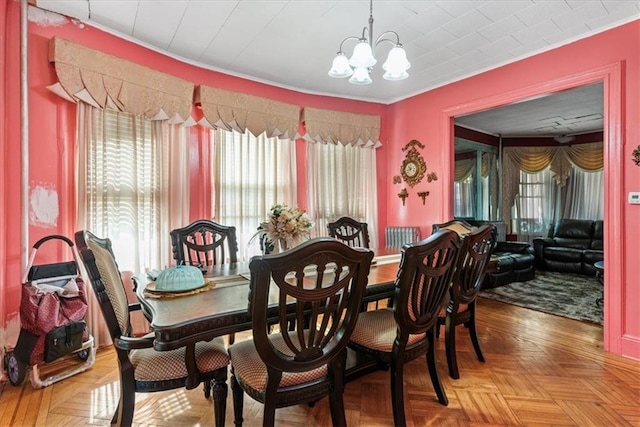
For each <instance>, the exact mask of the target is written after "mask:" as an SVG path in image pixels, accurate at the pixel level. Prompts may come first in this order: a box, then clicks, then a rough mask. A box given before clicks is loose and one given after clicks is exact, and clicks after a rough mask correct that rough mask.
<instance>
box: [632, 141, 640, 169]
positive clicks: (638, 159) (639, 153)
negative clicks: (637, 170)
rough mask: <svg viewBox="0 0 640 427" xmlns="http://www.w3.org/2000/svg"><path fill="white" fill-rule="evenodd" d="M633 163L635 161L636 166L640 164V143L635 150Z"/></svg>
mask: <svg viewBox="0 0 640 427" xmlns="http://www.w3.org/2000/svg"><path fill="white" fill-rule="evenodd" d="M633 163H635V164H636V166H640V145H638V148H636V149H635V150H633Z"/></svg>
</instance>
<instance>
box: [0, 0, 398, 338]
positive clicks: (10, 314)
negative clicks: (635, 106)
mask: <svg viewBox="0 0 640 427" xmlns="http://www.w3.org/2000/svg"><path fill="white" fill-rule="evenodd" d="M1 1H3V3H1V5H2V6H1V7H2V9H1V10H2V12H1V13H2V15H0V18H3V21H2V22H6V23H7V25H6V26H4V25H3V27H2V28H3V29H4V30H3V33H2V35H3V36H6V37H3V43H2V47H3V48H6V49H7V51H6V54H3V55H2V56H1V58H2V61H3V65H6V67H3V70H2V72H3V73H6V75H4V76H3V82H7V84H6V88H7V92H6V93H5V94H3V96H2V104H0V109H1V110H0V112H2V120H3V122H2V124H3V125H4V126H3V127H2V129H3V130H4V132H5V133H6V141H7V143H6V144H3V147H11V148H10V149H5V151H3V152H2V156H3V157H2V160H3V165H4V168H3V178H4V179H3V182H4V183H5V187H4V190H5V191H4V193H3V197H2V203H5V204H6V209H4V210H3V213H5V215H3V216H2V220H0V221H1V222H0V226H1V227H2V228H1V229H2V234H3V237H4V238H3V239H1V240H2V242H3V243H2V244H3V246H0V253H1V254H2V255H3V257H2V259H3V262H2V277H1V278H0V279H1V280H0V301H2V302H1V303H0V307H1V309H0V310H2V311H0V314H2V316H1V317H0V339H1V341H2V342H0V347H2V346H5V345H9V346H12V345H14V343H15V340H16V338H17V333H18V332H19V313H18V309H19V302H20V301H19V300H20V298H19V295H20V285H21V274H22V267H21V245H20V241H21V230H20V224H21V222H22V220H21V218H22V212H21V209H20V203H19V200H20V195H21V194H20V188H21V186H20V115H19V112H20V110H19V105H20V92H19V88H20V84H19V73H20V68H19V42H20V31H19V22H20V7H19V2H17V1H10V2H8V3H5V2H4V1H5V0H1ZM5 15H6V18H5ZM28 28H29V35H28V38H29V40H28V43H29V49H28V52H29V54H28V58H29V74H28V76H29V83H28V85H29V121H30V126H29V134H30V135H29V139H30V154H29V190H30V193H31V192H33V191H34V190H37V191H40V194H42V193H43V192H44V193H45V194H50V195H52V196H57V197H58V204H57V208H58V209H59V215H58V217H57V219H56V221H55V222H53V223H43V222H42V221H37V220H33V219H32V220H31V221H30V227H29V239H28V240H29V247H28V248H27V249H28V250H29V251H31V246H32V245H33V244H34V243H35V242H36V241H37V240H38V239H39V238H41V237H43V236H46V235H49V234H55V233H59V234H63V235H66V236H70V237H71V236H73V233H74V232H75V223H76V221H75V212H74V211H73V206H74V205H75V203H74V197H75V196H74V193H73V191H74V190H73V189H74V182H73V152H74V149H73V144H74V138H75V137H74V135H75V115H76V109H75V104H72V103H69V102H67V101H65V100H63V99H62V98H59V97H58V96H56V95H54V94H53V93H51V92H50V91H49V90H47V89H46V87H47V86H48V85H50V84H52V83H54V82H55V81H56V76H55V71H54V68H53V66H52V64H50V63H49V61H48V48H49V40H50V39H51V38H52V37H53V36H60V37H62V38H65V39H67V40H71V41H74V42H77V43H81V44H83V45H85V46H88V47H91V48H95V49H97V50H100V51H103V52H105V53H108V54H112V55H114V56H118V57H121V58H124V59H127V60H130V61H134V62H137V63H139V64H141V65H144V66H147V67H150V68H155V69H158V70H160V71H163V72H166V73H170V74H173V75H175V76H178V77H181V78H184V79H187V80H190V81H192V82H194V83H195V84H205V85H210V86H216V87H221V88H224V89H228V90H234V91H245V92H249V93H252V94H254V95H258V96H263V97H266V98H271V99H275V100H279V101H283V102H288V103H292V104H295V105H299V106H301V107H302V106H308V107H316V108H327V109H334V110H343V111H349V112H356V113H364V114H375V115H379V116H381V135H380V139H381V140H382V141H385V140H386V109H387V106H385V105H383V104H376V103H369V102H361V101H353V100H345V99H340V98H332V97H324V96H318V95H309V94H305V93H301V92H296V91H292V90H286V89H281V88H277V87H274V86H269V85H265V84H262V83H257V82H253V81H248V80H245V79H241V78H237V77H233V76H229V75H225V74H221V73H218V72H213V71H209V70H204V69H201V68H197V67H194V66H192V65H187V64H184V63H181V62H179V61H176V60H174V59H171V58H169V57H166V56H164V55H161V54H159V53H157V52H154V51H150V50H148V49H146V48H143V47H140V46H138V45H135V44H133V43H130V42H128V41H125V40H123V39H119V38H116V37H114V36H111V35H109V34H107V33H104V32H102V31H100V30H97V29H95V28H92V27H88V26H83V27H82V28H81V27H80V26H78V25H76V24H74V23H71V22H69V21H66V22H63V23H55V24H54V25H51V24H46V23H43V22H38V23H35V22H30V23H29V27H28ZM4 88H5V86H4V85H3V89H4ZM7 105H11V106H13V107H12V108H11V109H10V110H9V109H8V108H6V107H5V106H7ZM206 138H207V135H206V132H202V129H199V128H198V127H194V128H192V130H191V166H192V167H191V173H192V176H191V183H192V187H191V192H192V197H191V200H192V204H191V206H190V209H191V212H190V214H191V217H192V219H195V218H201V217H203V216H210V215H209V214H210V212H209V211H210V208H209V206H210V204H209V202H210V200H209V199H210V194H211V191H210V188H207V186H206V185H203V182H205V181H206V179H203V178H204V177H206V174H207V173H208V166H207V165H208V163H206V160H205V159H207V158H208V153H207V145H206V144H205V143H203V142H205V141H206ZM298 147H299V148H301V150H298V151H299V153H298V154H299V156H300V157H301V158H302V159H304V145H303V144H301V143H298ZM387 150H388V148H386V146H383V147H381V148H380V149H379V152H380V153H381V155H380V160H379V166H378V169H379V170H380V171H382V172H384V171H385V168H386V163H385V162H384V161H383V159H384V158H385V154H384V153H385V152H386V151H387ZM298 177H299V179H298V192H299V194H300V199H301V201H302V204H301V206H302V207H303V208H304V207H305V205H306V194H304V189H305V188H306V175H305V170H304V168H300V169H299V170H298ZM381 206H384V205H381ZM30 213H32V212H30ZM385 215H386V210H385V209H384V207H381V208H380V213H379V216H380V217H381V220H382V221H384V216H385ZM4 242H9V243H6V244H4ZM59 246H60V247H56V245H52V246H51V247H50V246H48V245H47V247H44V246H43V249H41V250H40V251H38V261H39V262H55V261H59V260H62V259H65V258H67V257H68V255H69V251H68V249H67V248H66V247H65V246H63V245H59Z"/></svg>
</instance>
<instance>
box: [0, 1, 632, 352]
mask: <svg viewBox="0 0 640 427" xmlns="http://www.w3.org/2000/svg"><path fill="white" fill-rule="evenodd" d="M0 18H4V19H3V22H6V24H7V25H6V26H5V30H4V31H5V33H0V36H6V38H5V39H3V41H2V42H3V43H2V47H3V48H5V49H6V50H5V51H4V54H3V55H0V61H2V65H3V66H4V67H3V69H4V73H5V74H4V76H3V77H4V80H3V82H4V83H6V84H5V90H6V92H4V93H3V92H0V94H3V96H2V100H0V117H2V118H1V119H0V120H2V123H0V124H2V125H3V126H2V129H3V132H4V135H3V137H4V138H5V141H6V144H3V148H4V150H3V151H2V154H0V159H1V160H2V161H3V185H4V192H3V195H2V197H1V200H2V202H0V203H3V204H4V209H3V213H4V215H3V216H2V219H0V230H2V234H3V238H2V239H0V241H2V242H3V243H4V242H8V243H6V244H5V245H4V246H2V245H3V243H0V255H2V260H3V262H2V271H1V273H2V274H1V277H0V300H1V301H2V303H0V304H2V305H0V315H1V316H0V322H4V323H2V324H0V328H2V329H0V339H3V340H5V342H0V345H13V344H14V343H15V339H16V335H15V334H16V333H17V329H16V325H18V327H19V316H18V306H19V297H18V296H19V286H20V245H19V242H20V223H21V212H20V207H19V206H20V205H19V203H18V200H20V184H19V182H20V169H19V162H20V155H19V153H20V150H19V147H20V131H19V109H18V105H19V91H18V89H19V68H18V64H19V56H18V47H19V31H18V29H19V26H18V25H17V23H18V22H19V7H18V3H17V2H9V3H8V5H7V7H6V8H5V7H4V5H3V6H2V10H1V11H0ZM54 35H57V36H61V37H63V38H66V39H68V40H72V41H75V42H78V43H82V44H84V45H86V46H89V47H92V48H95V49H98V50H101V51H103V52H106V53H109V54H113V55H116V56H119V57H122V58H124V59H128V60H131V61H135V62H138V63H140V64H142V65H146V66H149V67H153V68H156V69H158V70H160V71H164V72H167V73H170V74H174V75H176V76H179V77H182V78H185V79H189V80H191V81H193V82H194V83H196V84H207V85H211V86H217V87H221V88H225V89H229V90H237V91H240V90H241V91H245V92H248V93H251V94H254V95H258V96H264V97H268V98H272V99H277V100H280V101H284V102H289V103H294V104H296V105H300V106H310V107H318V108H331V109H337V110H345V111H352V112H359V113H367V114H379V115H380V116H381V117H382V131H381V141H382V142H383V143H384V144H385V145H384V146H383V147H382V148H381V149H379V150H380V151H379V152H378V153H379V156H378V173H379V177H378V184H379V201H380V206H381V208H380V209H381V210H380V213H379V216H380V229H381V230H382V229H384V227H385V226H386V225H419V226H421V227H422V231H423V235H427V234H429V232H430V227H431V224H432V223H434V222H440V221H443V220H445V219H448V218H449V217H450V215H451V191H450V188H451V174H452V170H451V168H452V164H451V161H450V159H451V157H452V151H453V148H452V142H451V141H452V136H451V135H452V129H451V128H452V124H451V117H453V116H455V114H460V113H462V112H471V111H473V110H469V111H468V110H465V109H466V108H470V107H474V108H478V109H480V108H490V107H494V106H498V105H502V104H504V103H508V102H513V101H514V100H517V99H522V98H524V97H527V96H532V95H534V94H539V93H545V92H546V91H547V88H551V91H557V90H561V89H562V88H563V86H562V85H563V84H565V85H571V84H575V82H579V84H583V83H584V82H586V81H588V80H589V79H590V78H591V79H600V80H604V81H606V82H607V84H606V88H607V89H606V91H609V92H611V93H612V95H611V98H610V100H611V102H613V103H614V104H615V103H618V105H619V108H617V109H616V108H612V109H611V111H610V116H611V117H608V119H607V121H614V122H615V123H613V124H612V129H614V131H612V132H609V133H607V132H605V134H606V139H607V141H606V144H608V145H607V147H608V148H607V149H606V154H607V155H608V156H609V157H610V158H613V159H614V160H615V161H616V162H618V163H616V164H619V167H618V168H617V170H616V171H612V170H611V169H612V167H611V166H610V165H611V162H609V163H607V165H609V167H608V170H607V180H608V182H607V198H608V202H609V203H608V204H609V205H610V207H609V209H608V210H607V217H606V218H607V219H608V220H609V219H611V218H613V219H614V220H615V223H614V222H613V221H609V222H610V223H611V224H610V225H608V226H607V230H605V231H606V232H607V233H608V234H607V236H613V235H618V236H619V235H620V233H619V231H618V232H616V231H617V230H620V229H623V230H627V232H631V233H633V234H637V231H638V230H639V229H640V209H639V207H638V206H629V205H627V204H626V203H625V200H626V197H624V199H625V200H623V197H622V196H623V195H624V194H626V193H627V192H628V191H631V190H636V191H638V190H640V188H638V185H640V184H638V183H640V168H637V167H635V166H633V164H632V163H631V159H630V157H631V151H632V149H633V147H635V146H637V145H638V144H639V143H640V142H639V138H640V137H639V135H638V129H639V126H638V120H639V119H638V113H639V109H640V106H639V105H638V103H639V101H638V96H637V94H638V90H639V87H638V84H639V82H640V70H639V69H638V67H639V66H638V60H639V57H640V53H639V52H640V46H639V41H638V40H639V39H640V37H639V36H640V24H639V23H638V22H634V23H631V24H628V25H626V26H624V27H620V28H618V29H614V30H611V31H608V32H606V33H603V34H601V35H597V36H594V37H591V38H589V39H586V40H583V41H580V42H577V43H574V44H571V45H568V46H564V47H562V48H559V49H556V50H554V51H552V52H548V53H545V54H542V55H537V56H536V57H533V58H530V59H527V60H524V61H520V62H518V63H515V64H511V65H508V66H505V67H502V68H500V69H496V70H494V71H491V72H487V73H484V74H482V75H479V76H476V77H473V78H470V79H466V80H464V81H462V82H458V83H455V84H451V85H448V86H445V87H443V88H439V89H436V90H433V91H430V92H427V93H424V94H422V95H419V96H415V97H413V98H411V99H407V100H405V101H402V102H399V103H396V104H393V105H391V106H388V107H387V106H385V105H382V104H373V103H366V102H358V101H351V100H345V99H340V98H333V97H323V96H317V95H309V94H304V93H300V92H295V91H291V90H285V89H280V88H276V87H273V86H269V85H265V84H261V83H256V82H252V81H247V80H243V79H240V78H236V77H233V76H228V75H224V74H221V73H217V72H213V71H208V70H203V69H199V68H196V67H193V66H190V65H187V64H183V63H180V62H178V61H175V60H172V59H170V58H167V57H165V56H163V55H161V54H158V53H156V52H152V51H149V50H147V49H144V48H142V47H139V46H137V45H134V44H131V43H129V42H127V41H124V40H121V39H118V38H115V37H113V36H111V35H108V34H105V33H102V32H101V31H98V30H96V29H93V28H90V27H85V28H83V29H81V28H78V27H77V26H76V25H74V24H71V23H66V24H64V25H60V26H40V25H36V24H34V23H31V24H30V26H29V44H30V47H29V66H30V72H29V102H30V115H29V116H30V147H31V148H30V150H31V151H30V156H29V161H30V188H33V187H34V186H40V187H42V188H44V189H51V190H52V191H54V192H57V194H58V196H59V200H60V204H59V205H60V206H59V208H60V216H59V219H58V221H57V223H56V224H55V225H53V226H46V225H38V224H35V225H33V224H32V225H31V226H30V235H29V244H30V245H31V244H33V242H35V241H36V240H37V239H38V238H39V237H42V236H44V235H48V234H52V233H61V234H65V235H68V236H70V235H72V234H73V232H74V231H75V230H74V223H75V219H74V216H75V213H74V212H71V211H70V209H69V207H71V206H73V205H74V204H73V181H72V175H73V164H72V160H73V159H72V153H73V145H72V144H73V140H74V128H75V123H74V121H75V107H74V105H73V104H70V103H68V102H66V101H63V100H62V99H60V98H58V97H57V96H55V95H53V94H52V93H50V92H49V91H48V90H46V89H45V87H46V86H47V85H49V84H51V83H53V82H54V81H55V75H54V72H53V68H52V67H51V65H50V64H49V63H48V60H47V48H48V41H49V39H50V38H51V37H52V36H54ZM0 53H1V52H0ZM620 61H621V62H620ZM610 64H620V65H619V67H618V68H616V66H613V67H609V68H607V67H608V66H610ZM602 67H605V69H604V70H601V71H599V72H596V71H593V70H597V69H600V68H602ZM617 69H620V70H621V71H620V72H617V71H616V70H617ZM0 73H2V71H0ZM585 74H586V75H588V76H587V77H584V75H585ZM0 75H2V74H0ZM576 75H578V77H575V76H576ZM594 76H595V77H594ZM572 79H573V80H572ZM563 82H564V83H563ZM609 82H611V84H609ZM616 85H617V86H616ZM565 87H566V86H565ZM616 87H619V88H618V89H616ZM621 91H622V92H624V93H626V94H627V95H626V96H625V97H621V96H620V92H621ZM8 106H11V108H8ZM616 115H617V116H616ZM616 123H617V125H616ZM191 136H192V148H193V152H192V164H193V166H194V175H193V177H192V181H197V182H202V176H201V175H200V173H202V172H203V171H204V170H205V169H206V167H204V165H202V164H201V163H200V162H199V161H198V159H199V158H200V154H201V152H200V151H199V150H203V149H204V146H205V145H204V144H202V143H201V141H202V138H203V137H202V134H201V133H200V132H199V131H198V130H197V129H193V130H192V134H191ZM411 139H417V140H419V141H421V142H422V143H424V144H425V145H426V148H425V149H424V150H422V152H423V154H424V156H425V159H426V162H427V169H428V171H429V172H432V171H434V172H436V173H437V175H438V178H439V179H438V180H437V181H434V182H431V183H426V182H423V183H422V184H419V185H417V186H416V187H415V188H413V189H409V188H408V190H409V192H410V197H409V198H408V199H407V201H406V206H404V207H403V206H402V202H401V200H400V199H399V198H398V197H397V196H396V194H397V193H398V192H399V191H400V189H401V188H402V187H401V186H400V185H394V184H393V183H392V176H394V175H397V174H399V168H400V164H401V162H402V159H403V157H404V153H403V152H402V150H401V147H402V146H404V145H405V144H406V143H407V142H408V141H409V140H411ZM7 147H10V148H7ZM196 171H197V172H196ZM300 176H303V174H300ZM302 184H303V182H301V183H300V186H301V188H304V186H303V185H302ZM423 190H427V191H430V195H429V196H428V197H427V203H426V205H424V206H423V205H422V202H421V201H420V200H419V198H418V197H417V195H416V194H415V193H416V192H417V191H423ZM208 193H209V192H208V189H206V188H204V187H202V186H199V187H198V186H195V187H194V188H192V196H193V200H194V204H193V205H192V206H191V209H192V212H193V215H194V216H199V215H200V214H205V213H206V210H207V209H208V208H207V206H208V203H207V201H206V197H207V194H208ZM618 219H619V220H618ZM613 224H615V225H616V227H615V228H614V226H613ZM381 237H382V238H383V236H381ZM611 240H616V241H620V242H621V243H619V244H618V246H616V244H612V243H611ZM639 246H640V243H638V241H637V239H622V240H619V239H608V241H607V248H606V252H607V255H606V256H607V258H606V263H607V272H608V273H607V300H606V307H605V313H606V328H605V329H606V330H605V339H606V341H607V347H608V349H609V350H610V351H613V352H615V353H619V354H624V355H626V356H629V357H634V358H638V359H640V321H639V320H640V317H639V316H638V315H636V314H635V311H634V310H632V307H633V306H634V302H635V305H637V301H640V290H639V287H638V286H637V283H640V280H638V279H639V277H638V276H639V273H638V272H636V271H635V269H634V268H633V267H634V262H637V261H636V259H637V256H636V257H635V258H634V257H633V254H637V253H638V251H639V250H640V247H639ZM610 253H614V254H617V255H618V256H616V257H615V258H614V257H612V256H611V255H610ZM46 255H47V256H48V257H50V258H51V259H53V260H57V259H59V258H60V256H62V255H61V253H60V252H58V253H52V254H46ZM2 310H4V312H3V311H2ZM3 333H5V335H3Z"/></svg>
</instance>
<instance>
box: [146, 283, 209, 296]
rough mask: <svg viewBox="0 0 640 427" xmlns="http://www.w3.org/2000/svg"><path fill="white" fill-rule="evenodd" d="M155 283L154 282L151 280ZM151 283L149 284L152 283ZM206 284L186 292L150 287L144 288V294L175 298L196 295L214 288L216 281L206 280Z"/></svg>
mask: <svg viewBox="0 0 640 427" xmlns="http://www.w3.org/2000/svg"><path fill="white" fill-rule="evenodd" d="M151 283H154V282H151ZM151 283H149V284H151ZM205 283H206V284H205V285H204V286H202V287H200V288H197V289H192V290H190V291H185V292H162V291H153V290H151V289H149V288H145V290H144V296H145V297H147V298H175V297H183V296H186V295H194V294H199V293H200V292H206V291H209V290H211V289H213V288H215V286H216V282H214V281H212V280H205Z"/></svg>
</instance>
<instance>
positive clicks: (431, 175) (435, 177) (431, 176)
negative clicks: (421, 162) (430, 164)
mask: <svg viewBox="0 0 640 427" xmlns="http://www.w3.org/2000/svg"><path fill="white" fill-rule="evenodd" d="M437 180H438V175H436V173H435V172H429V173H428V174H427V182H431V181H437ZM427 196H428V194H427Z"/></svg>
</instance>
